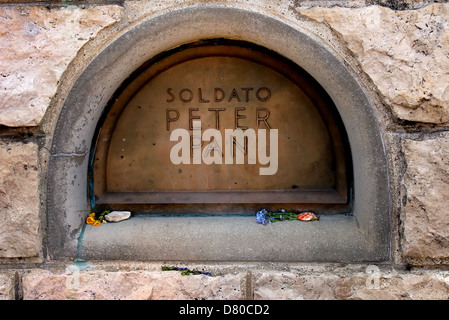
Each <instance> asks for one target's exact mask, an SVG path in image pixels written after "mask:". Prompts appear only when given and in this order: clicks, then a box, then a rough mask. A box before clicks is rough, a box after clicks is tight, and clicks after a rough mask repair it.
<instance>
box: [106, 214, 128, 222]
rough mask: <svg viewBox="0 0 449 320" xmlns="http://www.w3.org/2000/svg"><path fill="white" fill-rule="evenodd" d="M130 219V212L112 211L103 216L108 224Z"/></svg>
mask: <svg viewBox="0 0 449 320" xmlns="http://www.w3.org/2000/svg"><path fill="white" fill-rule="evenodd" d="M129 217H131V211H112V212H110V213H109V214H107V215H105V218H106V220H108V221H109V222H119V221H122V220H126V219H129Z"/></svg>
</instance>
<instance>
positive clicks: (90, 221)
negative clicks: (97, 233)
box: [86, 216, 95, 224]
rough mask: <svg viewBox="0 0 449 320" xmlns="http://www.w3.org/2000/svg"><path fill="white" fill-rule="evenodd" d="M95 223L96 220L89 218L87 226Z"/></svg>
mask: <svg viewBox="0 0 449 320" xmlns="http://www.w3.org/2000/svg"><path fill="white" fill-rule="evenodd" d="M94 222H95V219H94V218H93V217H91V216H89V217H87V219H86V223H87V224H94Z"/></svg>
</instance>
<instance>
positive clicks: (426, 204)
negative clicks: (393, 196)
mask: <svg viewBox="0 0 449 320" xmlns="http://www.w3.org/2000/svg"><path fill="white" fill-rule="evenodd" d="M403 151H404V155H405V160H406V164H407V170H406V173H405V175H404V178H403V186H404V188H403V190H405V194H404V195H403V197H405V198H404V202H405V203H404V207H403V217H402V220H403V221H402V222H403V229H404V230H403V233H404V234H403V236H404V238H403V251H404V255H405V256H406V257H408V258H414V259H426V258H430V259H436V260H437V261H438V260H440V259H445V258H446V259H447V258H449V201H448V200H447V199H449V158H448V157H447V155H448V153H449V137H447V136H445V137H439V138H435V139H428V140H423V141H418V140H416V141H415V140H405V141H404V142H403Z"/></svg>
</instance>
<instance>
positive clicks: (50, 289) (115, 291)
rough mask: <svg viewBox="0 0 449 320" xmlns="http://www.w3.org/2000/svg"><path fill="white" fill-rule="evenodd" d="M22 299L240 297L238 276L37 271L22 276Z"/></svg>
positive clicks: (79, 270) (68, 270)
mask: <svg viewBox="0 0 449 320" xmlns="http://www.w3.org/2000/svg"><path fill="white" fill-rule="evenodd" d="M22 284H23V299H24V300H62V299H75V300H118V299H120V300H178V299H187V300H192V299H241V296H242V293H241V290H240V277H239V276H238V275H231V274H227V275H224V276H207V275H181V273H180V272H177V271H123V272H122V271H117V272H107V271H89V272H87V271H83V270H82V269H78V268H77V267H75V266H69V267H67V269H66V271H65V272H64V273H51V272H49V271H44V270H37V271H33V272H29V273H28V274H26V275H24V276H23V278H22Z"/></svg>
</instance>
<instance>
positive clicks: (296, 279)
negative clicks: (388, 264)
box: [254, 265, 449, 300]
mask: <svg viewBox="0 0 449 320" xmlns="http://www.w3.org/2000/svg"><path fill="white" fill-rule="evenodd" d="M373 271H374V272H373ZM448 297H449V275H448V274H447V272H440V273H439V272H433V273H432V272H429V273H423V274H416V273H399V272H396V271H394V270H393V271H382V270H380V269H379V268H378V267H376V266H374V265H373V266H367V268H366V272H358V273H348V274H338V273H323V274H295V273H293V272H284V273H281V272H262V273H259V274H257V275H256V280H255V285H254V298H255V299H256V300H278V299H280V300H360V299H361V300H425V299H429V300H434V299H435V300H439V299H441V300H443V299H448Z"/></svg>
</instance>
